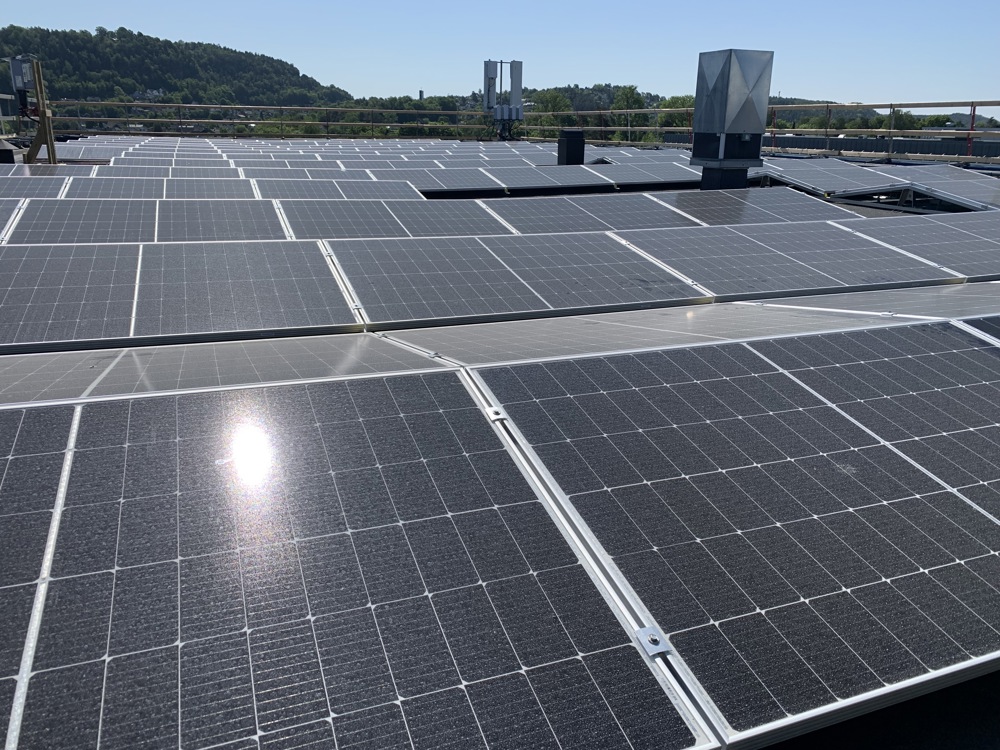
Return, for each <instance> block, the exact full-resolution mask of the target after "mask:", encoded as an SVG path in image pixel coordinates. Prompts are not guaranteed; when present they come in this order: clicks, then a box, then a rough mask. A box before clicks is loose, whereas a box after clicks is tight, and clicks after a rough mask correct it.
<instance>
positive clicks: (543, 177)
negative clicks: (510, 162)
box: [483, 166, 559, 188]
mask: <svg viewBox="0 0 1000 750" xmlns="http://www.w3.org/2000/svg"><path fill="white" fill-rule="evenodd" d="M483 171H485V172H486V173H488V174H489V175H490V176H491V177H493V178H494V179H496V180H497V181H499V182H500V184H501V185H504V186H506V187H509V188H538V187H552V186H553V185H558V184H559V182H558V181H557V180H556V178H555V177H550V176H549V175H548V172H549V171H550V170H546V169H541V168H540V167H501V168H496V167H486V166H484V168H483Z"/></svg>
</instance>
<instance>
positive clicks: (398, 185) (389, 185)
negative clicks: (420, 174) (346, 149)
mask: <svg viewBox="0 0 1000 750" xmlns="http://www.w3.org/2000/svg"><path fill="white" fill-rule="evenodd" d="M393 176H394V177H395V174H393ZM402 179H403V178H399V179H393V180H389V179H380V180H379V181H378V182H373V181H371V180H339V181H338V182H337V185H338V186H339V187H340V189H341V191H343V193H344V197H346V198H351V199H369V200H382V199H392V200H418V201H419V200H423V199H424V196H423V195H421V194H420V193H419V192H418V191H417V190H416V188H414V187H413V185H411V184H409V183H408V182H403V181H402Z"/></svg>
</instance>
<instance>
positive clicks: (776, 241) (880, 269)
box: [733, 204, 955, 286]
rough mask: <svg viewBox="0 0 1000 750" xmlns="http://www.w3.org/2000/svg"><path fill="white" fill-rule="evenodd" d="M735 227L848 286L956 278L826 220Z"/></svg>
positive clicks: (738, 230) (745, 234)
mask: <svg viewBox="0 0 1000 750" xmlns="http://www.w3.org/2000/svg"><path fill="white" fill-rule="evenodd" d="M820 206H821V207H822V206H823V204H820ZM733 231H735V232H739V233H740V234H742V235H744V236H745V237H749V238H750V239H752V240H754V241H756V242H760V243H761V244H763V245H766V246H767V247H769V248H772V249H773V250H775V251H777V252H779V253H781V254H782V255H785V256H787V257H789V258H792V259H794V260H796V261H798V262H800V263H803V264H805V265H807V266H809V267H810V268H814V269H816V270H817V271H820V272H821V273H825V274H826V275H828V276H830V277H832V278H834V279H836V280H837V281H839V282H840V283H841V284H846V285H848V286H854V285H864V284H884V283H892V282H900V281H920V280H925V279H947V278H955V275H954V274H951V273H946V272H944V271H942V270H941V269H939V268H936V267H934V266H933V265H931V264H930V263H922V262H920V261H919V260H916V259H914V258H911V257H909V256H907V255H903V254H902V253H898V252H895V251H894V250H890V249H888V248H886V247H883V246H881V245H878V244H876V243H874V242H871V241H870V240H867V239H865V238H864V237H861V236H859V235H856V234H850V233H848V232H845V231H843V230H842V229H840V228H838V227H834V226H831V225H830V224H827V223H825V222H801V223H797V222H789V223H786V224H765V225H760V226H743V227H738V228H735V229H734V230H733Z"/></svg>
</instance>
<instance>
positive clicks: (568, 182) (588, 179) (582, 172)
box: [540, 164, 608, 187]
mask: <svg viewBox="0 0 1000 750" xmlns="http://www.w3.org/2000/svg"><path fill="white" fill-rule="evenodd" d="M540 171H541V172H543V173H544V174H545V176H546V177H547V178H548V179H550V180H554V181H555V182H556V184H558V185H562V186H564V187H577V186H581V185H603V186H605V187H606V186H607V184H608V181H607V180H606V179H604V178H603V177H601V176H599V175H595V174H594V173H593V172H591V171H590V170H589V169H587V168H585V167H583V166H581V165H578V164H570V165H559V166H554V167H541V168H540Z"/></svg>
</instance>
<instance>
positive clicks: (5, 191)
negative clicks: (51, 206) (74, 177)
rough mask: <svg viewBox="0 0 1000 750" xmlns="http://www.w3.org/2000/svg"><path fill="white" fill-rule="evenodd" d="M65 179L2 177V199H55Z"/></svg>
mask: <svg viewBox="0 0 1000 750" xmlns="http://www.w3.org/2000/svg"><path fill="white" fill-rule="evenodd" d="M65 184H66V178H65V177H0V198H55V197H56V196H58V195H59V192H60V191H61V190H62V189H63V185H65Z"/></svg>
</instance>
